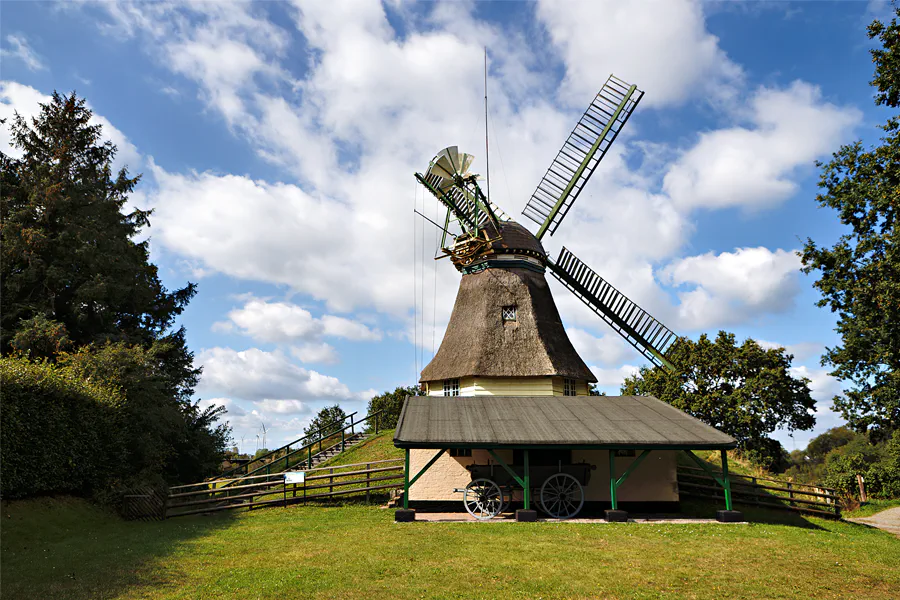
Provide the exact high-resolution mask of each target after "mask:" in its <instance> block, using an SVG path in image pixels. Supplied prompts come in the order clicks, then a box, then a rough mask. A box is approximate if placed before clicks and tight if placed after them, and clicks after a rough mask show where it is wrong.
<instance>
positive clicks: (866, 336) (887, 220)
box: [801, 4, 900, 438]
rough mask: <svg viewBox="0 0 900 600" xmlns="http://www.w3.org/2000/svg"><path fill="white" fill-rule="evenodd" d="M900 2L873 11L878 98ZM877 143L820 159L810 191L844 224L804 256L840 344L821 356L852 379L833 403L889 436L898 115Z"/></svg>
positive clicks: (892, 77)
mask: <svg viewBox="0 0 900 600" xmlns="http://www.w3.org/2000/svg"><path fill="white" fill-rule="evenodd" d="M897 17H900V7H898V6H897V5H896V4H895V17H894V18H893V20H892V21H891V22H890V23H889V24H887V25H885V24H884V23H881V22H880V21H877V20H876V21H874V22H873V23H872V24H871V25H870V26H869V37H870V38H872V39H874V38H877V39H878V40H879V41H880V43H881V47H880V48H877V49H875V50H872V59H873V62H874V63H875V77H874V79H873V80H872V82H871V83H872V85H873V86H874V87H875V89H876V95H875V103H876V104H878V105H882V106H887V107H890V108H894V109H896V108H898V106H900V25H898V23H897ZM881 128H882V129H883V130H884V132H885V135H884V137H882V138H881V143H880V144H879V145H876V146H875V147H873V148H871V149H870V150H868V151H867V150H865V149H864V148H863V146H862V144H861V142H859V141H857V142H856V143H853V144H850V145H847V146H843V147H841V149H840V150H839V151H838V152H836V153H835V154H834V155H833V157H832V160H831V161H830V162H828V163H827V164H822V163H818V166H819V167H820V168H821V169H822V174H821V178H820V181H819V187H820V188H821V190H822V191H821V193H819V195H818V196H817V197H816V201H817V202H818V203H819V205H821V206H823V207H828V208H831V209H834V210H835V211H837V212H838V215H839V217H840V220H841V223H842V224H844V225H845V226H846V227H847V228H848V229H849V230H850V232H849V233H847V234H845V235H843V236H841V238H840V239H839V240H838V242H837V243H836V244H835V245H834V246H833V247H831V248H820V247H819V246H817V245H816V243H815V242H814V241H813V240H812V239H808V240H807V241H806V244H805V246H804V249H803V252H802V253H801V258H802V260H803V265H804V266H803V271H804V272H805V273H812V272H816V273H817V275H818V276H819V279H818V280H816V282H815V283H814V286H815V287H816V288H817V289H818V290H819V291H820V292H821V294H822V299H821V300H819V302H818V305H819V306H827V307H829V308H830V309H831V311H832V312H835V313H838V323H837V332H838V333H839V334H840V336H841V344H840V345H838V346H836V347H834V348H828V349H827V351H826V353H825V355H824V356H823V357H822V364H823V366H829V367H832V368H833V371H831V375H833V376H834V377H837V378H838V379H839V380H841V381H844V382H847V383H849V384H850V385H851V386H852V389H850V390H849V391H847V392H845V394H844V395H843V396H836V397H835V398H834V408H835V409H836V410H837V411H838V412H839V413H840V414H841V416H843V417H844V419H846V420H847V422H848V423H849V425H850V426H851V427H852V428H853V429H855V430H856V431H859V432H866V431H868V432H870V433H871V434H873V435H874V436H875V438H880V437H887V436H889V435H890V431H891V430H892V429H895V428H897V427H898V424H900V224H898V218H900V215H898V211H900V118H898V117H897V116H894V117H892V118H890V119H888V121H887V123H886V124H885V125H883V126H882V127H881Z"/></svg>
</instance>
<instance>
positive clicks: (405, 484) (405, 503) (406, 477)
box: [403, 448, 409, 510]
mask: <svg viewBox="0 0 900 600" xmlns="http://www.w3.org/2000/svg"><path fill="white" fill-rule="evenodd" d="M403 508H404V510H405V509H408V508H409V448H407V449H406V468H405V469H403Z"/></svg>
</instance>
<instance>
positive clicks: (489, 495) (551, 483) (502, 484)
mask: <svg viewBox="0 0 900 600" xmlns="http://www.w3.org/2000/svg"><path fill="white" fill-rule="evenodd" d="M510 468H511V469H512V470H513V471H514V472H515V474H516V475H517V476H518V477H519V478H520V479H521V478H522V476H523V474H524V472H525V469H524V467H522V466H520V465H513V466H512V467H510ZM466 469H468V470H469V472H470V473H471V474H472V481H471V482H470V483H469V484H468V485H467V486H466V487H465V488H464V489H461V490H456V491H459V492H462V493H463V504H464V505H465V507H466V511H467V512H468V513H469V514H470V515H472V516H473V517H475V518H476V519H478V520H479V521H486V520H488V519H493V518H494V517H496V516H497V515H499V514H500V513H502V512H503V511H505V510H506V508H507V507H508V506H509V503H510V501H511V500H512V494H513V492H514V491H515V490H516V489H522V488H521V487H520V486H519V484H518V483H517V482H516V480H515V478H514V477H513V476H512V475H511V474H510V473H509V472H507V471H506V469H505V468H503V467H502V466H500V465H469V466H467V467H466ZM593 469H596V467H595V466H594V465H590V464H588V463H575V464H558V465H555V466H532V467H531V468H530V469H529V470H530V479H531V481H537V482H539V485H537V486H536V487H533V488H532V489H531V497H532V498H535V499H536V500H537V505H538V507H540V509H541V510H542V511H543V512H545V513H546V514H547V515H548V516H550V517H552V518H554V519H571V518H572V517H574V516H575V515H577V514H578V513H579V512H580V511H581V508H582V507H583V506H584V486H586V485H587V484H588V481H590V478H591V471H592V470H593Z"/></svg>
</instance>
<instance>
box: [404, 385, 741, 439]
mask: <svg viewBox="0 0 900 600" xmlns="http://www.w3.org/2000/svg"><path fill="white" fill-rule="evenodd" d="M394 445H395V446H397V447H400V448H452V447H463V448H465V447H468V448H502V447H548V448H550V447H572V446H576V447H583V448H685V449H687V448H693V449H698V450H699V449H720V448H733V447H735V445H736V441H735V439H734V438H732V437H731V436H730V435H727V434H724V433H722V432H721V431H718V430H717V429H714V428H713V427H710V426H709V425H707V424H706V423H703V422H702V421H700V420H698V419H696V418H694V417H692V416H690V415H688V414H686V413H683V412H681V411H680V410H678V409H677V408H675V407H673V406H671V405H669V404H666V403H665V402H662V401H660V400H658V399H656V398H654V397H652V396H472V397H459V396H454V397H436V396H410V397H408V398H407V399H406V402H405V403H404V405H403V410H402V412H401V413H400V419H399V420H398V422H397V430H396V432H395V434H394Z"/></svg>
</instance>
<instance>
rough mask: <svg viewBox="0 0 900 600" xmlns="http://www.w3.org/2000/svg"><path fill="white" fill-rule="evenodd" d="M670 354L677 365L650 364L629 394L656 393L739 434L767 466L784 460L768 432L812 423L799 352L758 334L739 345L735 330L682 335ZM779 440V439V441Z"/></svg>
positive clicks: (625, 390)
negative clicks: (797, 366) (769, 345)
mask: <svg viewBox="0 0 900 600" xmlns="http://www.w3.org/2000/svg"><path fill="white" fill-rule="evenodd" d="M667 357H668V358H669V359H670V360H671V362H672V363H673V364H674V365H675V370H674V371H670V370H668V369H665V368H663V367H654V368H652V369H651V368H647V367H644V368H642V369H641V370H640V372H639V373H636V374H635V375H633V376H632V377H629V378H628V379H626V380H625V383H624V384H623V385H622V390H621V393H622V394H623V395H649V396H656V397H657V398H659V399H660V400H663V401H664V402H668V403H669V404H671V405H672V406H674V407H676V408H678V409H679V410H683V411H684V412H686V413H688V414H690V415H693V416H695V417H697V418H698V419H700V420H701V421H703V422H705V423H707V424H709V425H712V426H713V427H715V428H716V429H719V430H720V431H723V432H725V433H727V434H729V435H731V436H732V437H734V438H735V439H736V440H737V441H738V444H739V447H740V448H741V449H742V450H744V451H745V452H747V453H750V454H751V458H753V459H754V460H756V461H757V462H760V463H762V465H763V466H766V467H772V466H776V465H775V463H777V462H781V461H782V460H784V457H782V454H783V451H782V450H781V449H780V445H778V447H777V448H775V446H774V445H773V443H772V442H773V441H774V440H771V439H770V438H769V437H768V435H769V434H770V433H772V432H774V431H775V430H776V429H779V428H786V429H789V430H795V429H798V430H804V429H810V428H812V427H813V425H814V424H815V417H814V416H813V414H812V411H813V408H814V407H815V402H814V401H813V399H812V397H811V396H810V391H809V385H808V384H809V380H808V379H806V378H802V377H801V378H797V377H794V376H792V375H791V374H790V366H791V360H793V356H791V355H790V354H786V353H785V351H784V348H774V349H770V350H765V349H763V348H762V347H760V345H759V344H757V343H756V342H755V341H753V340H746V341H745V342H744V343H743V344H741V345H740V346H738V345H737V344H736V343H735V337H734V334H732V333H727V332H724V331H720V332H719V334H718V336H717V337H716V340H715V341H714V342H713V341H711V340H710V339H709V338H708V337H707V336H706V334H703V335H701V336H700V339H699V340H697V341H696V342H694V341H691V340H689V339H687V338H680V339H679V340H678V342H676V344H675V345H674V346H673V347H672V349H671V350H670V353H669V354H667ZM775 444H776V445H777V442H776V443H775Z"/></svg>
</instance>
